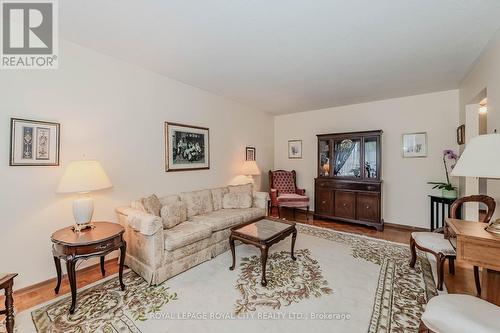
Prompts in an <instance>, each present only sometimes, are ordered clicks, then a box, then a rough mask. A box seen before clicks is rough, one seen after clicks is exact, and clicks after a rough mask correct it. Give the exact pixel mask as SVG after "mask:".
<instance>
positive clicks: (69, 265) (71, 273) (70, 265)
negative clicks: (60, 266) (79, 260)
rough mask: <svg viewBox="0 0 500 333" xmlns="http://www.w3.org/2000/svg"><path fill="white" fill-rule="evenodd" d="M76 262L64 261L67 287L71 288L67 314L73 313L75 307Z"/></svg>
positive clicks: (69, 259) (71, 260)
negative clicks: (66, 272) (69, 305)
mask: <svg viewBox="0 0 500 333" xmlns="http://www.w3.org/2000/svg"><path fill="white" fill-rule="evenodd" d="M75 264H76V260H74V259H73V258H67V259H66V270H67V271H68V279H69V286H70V287H71V307H70V308H69V313H70V314H73V313H75V306H76V272H75Z"/></svg>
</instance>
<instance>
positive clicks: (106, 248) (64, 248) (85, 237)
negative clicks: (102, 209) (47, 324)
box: [51, 222, 127, 314]
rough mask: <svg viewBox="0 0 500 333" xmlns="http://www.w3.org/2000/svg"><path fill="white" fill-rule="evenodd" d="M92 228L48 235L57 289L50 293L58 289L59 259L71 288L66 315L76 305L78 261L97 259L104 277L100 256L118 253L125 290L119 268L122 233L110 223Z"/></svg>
mask: <svg viewBox="0 0 500 333" xmlns="http://www.w3.org/2000/svg"><path fill="white" fill-rule="evenodd" d="M93 224H94V226H95V228H93V229H85V230H82V231H80V232H75V231H73V230H72V227H66V228H63V229H60V230H58V231H56V232H54V233H53V234H52V237H51V240H52V243H54V244H53V245H52V253H53V255H54V263H55V265H56V271H57V285H56V288H55V289H54V291H55V292H56V294H58V293H59V287H60V286H61V259H63V260H65V261H66V268H67V271H68V279H69V285H70V287H71V307H70V309H69V313H71V314H73V313H74V312H75V305H76V272H75V266H76V262H77V261H78V260H80V259H88V258H91V257H100V260H101V273H102V275H103V276H104V275H105V273H106V272H105V271H104V256H105V255H106V254H108V253H110V252H112V251H115V250H118V249H119V250H120V271H119V279H120V287H121V289H122V290H125V285H124V284H123V266H124V262H125V251H126V248H127V243H126V242H125V240H124V239H123V233H124V232H125V229H124V228H123V227H122V226H121V225H119V224H117V223H111V222H94V223H93Z"/></svg>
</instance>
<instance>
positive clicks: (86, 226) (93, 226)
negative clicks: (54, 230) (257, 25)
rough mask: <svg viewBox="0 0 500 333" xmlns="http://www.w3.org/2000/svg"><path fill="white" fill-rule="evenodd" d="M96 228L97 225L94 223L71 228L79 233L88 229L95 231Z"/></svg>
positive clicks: (76, 225)
mask: <svg viewBox="0 0 500 333" xmlns="http://www.w3.org/2000/svg"><path fill="white" fill-rule="evenodd" d="M94 228H95V225H94V224H93V223H92V222H89V223H83V224H75V225H74V226H73V227H71V229H72V230H73V231H74V232H77V233H78V232H81V231H83V230H86V229H94Z"/></svg>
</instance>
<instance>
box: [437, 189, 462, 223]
mask: <svg viewBox="0 0 500 333" xmlns="http://www.w3.org/2000/svg"><path fill="white" fill-rule="evenodd" d="M429 198H430V199H431V231H434V230H436V229H439V228H442V227H444V221H445V219H446V218H447V217H448V216H450V207H451V204H452V203H453V202H454V201H455V200H457V199H449V198H444V197H440V196H436V195H429ZM440 213H441V214H440ZM445 213H446V214H445ZM457 218H458V219H460V218H461V214H460V209H459V210H458V211H457Z"/></svg>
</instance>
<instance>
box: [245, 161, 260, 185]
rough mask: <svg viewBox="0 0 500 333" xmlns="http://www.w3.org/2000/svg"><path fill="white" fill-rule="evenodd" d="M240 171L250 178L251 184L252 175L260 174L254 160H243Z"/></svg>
mask: <svg viewBox="0 0 500 333" xmlns="http://www.w3.org/2000/svg"><path fill="white" fill-rule="evenodd" d="M241 173H242V174H243V175H245V176H247V177H248V179H250V180H251V182H252V184H253V183H254V181H253V177H252V176H258V175H260V170H259V167H258V166H257V162H255V161H245V162H244V163H243V167H242V168H241Z"/></svg>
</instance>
